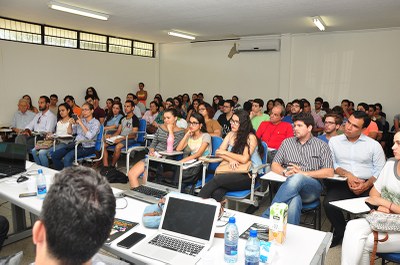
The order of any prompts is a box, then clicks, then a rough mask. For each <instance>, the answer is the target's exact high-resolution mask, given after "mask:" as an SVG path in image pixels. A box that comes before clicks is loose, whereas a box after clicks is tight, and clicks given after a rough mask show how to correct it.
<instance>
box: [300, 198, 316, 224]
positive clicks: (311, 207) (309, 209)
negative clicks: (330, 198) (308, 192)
mask: <svg viewBox="0 0 400 265" xmlns="http://www.w3.org/2000/svg"><path fill="white" fill-rule="evenodd" d="M301 213H302V214H307V213H312V214H313V218H312V222H310V223H307V222H306V221H307V220H306V219H305V220H304V221H305V222H303V224H305V225H309V226H312V227H313V228H314V229H315V230H321V201H320V198H318V199H317V200H315V201H313V202H310V203H303V207H302V208H301Z"/></svg>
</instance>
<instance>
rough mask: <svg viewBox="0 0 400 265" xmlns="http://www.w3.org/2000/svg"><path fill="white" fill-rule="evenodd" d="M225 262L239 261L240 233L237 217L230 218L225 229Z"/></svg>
mask: <svg viewBox="0 0 400 265" xmlns="http://www.w3.org/2000/svg"><path fill="white" fill-rule="evenodd" d="M224 239H225V256H224V259H225V262H227V263H236V262H237V259H238V241H239V231H238V228H237V226H236V219H235V217H230V218H229V222H228V225H227V226H226V228H225V236H224Z"/></svg>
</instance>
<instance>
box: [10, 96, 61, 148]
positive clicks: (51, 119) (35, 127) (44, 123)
mask: <svg viewBox="0 0 400 265" xmlns="http://www.w3.org/2000/svg"><path fill="white" fill-rule="evenodd" d="M38 104H39V110H40V112H39V113H38V114H36V115H35V117H34V118H33V120H31V122H30V123H29V124H28V125H27V126H25V130H24V131H20V134H19V135H18V136H17V138H15V142H16V143H21V144H26V145H27V150H28V151H29V152H30V151H31V150H32V148H33V147H34V145H35V136H34V135H33V134H32V132H33V131H34V132H40V133H44V134H47V133H53V132H54V129H55V127H56V123H57V117H56V116H55V115H54V114H53V113H52V112H51V111H49V105H50V99H49V97H48V96H41V97H40V98H39V101H38Z"/></svg>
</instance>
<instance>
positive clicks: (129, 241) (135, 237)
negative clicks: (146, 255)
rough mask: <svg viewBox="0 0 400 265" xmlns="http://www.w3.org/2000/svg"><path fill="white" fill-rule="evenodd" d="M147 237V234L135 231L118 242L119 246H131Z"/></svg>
mask: <svg viewBox="0 0 400 265" xmlns="http://www.w3.org/2000/svg"><path fill="white" fill-rule="evenodd" d="M145 237H146V235H144V234H141V233H137V232H135V233H133V234H131V235H130V236H128V237H127V238H125V239H123V240H121V241H120V242H118V243H117V246H118V247H122V248H131V247H132V246H133V245H135V244H136V243H137V242H139V241H140V240H142V239H143V238H145Z"/></svg>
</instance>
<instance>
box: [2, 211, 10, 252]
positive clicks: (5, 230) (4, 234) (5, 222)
mask: <svg viewBox="0 0 400 265" xmlns="http://www.w3.org/2000/svg"><path fill="white" fill-rule="evenodd" d="M9 227H10V224H9V222H8V220H7V218H5V217H4V216H2V215H0V250H1V248H2V247H3V243H4V240H6V238H7V234H8V229H9Z"/></svg>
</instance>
